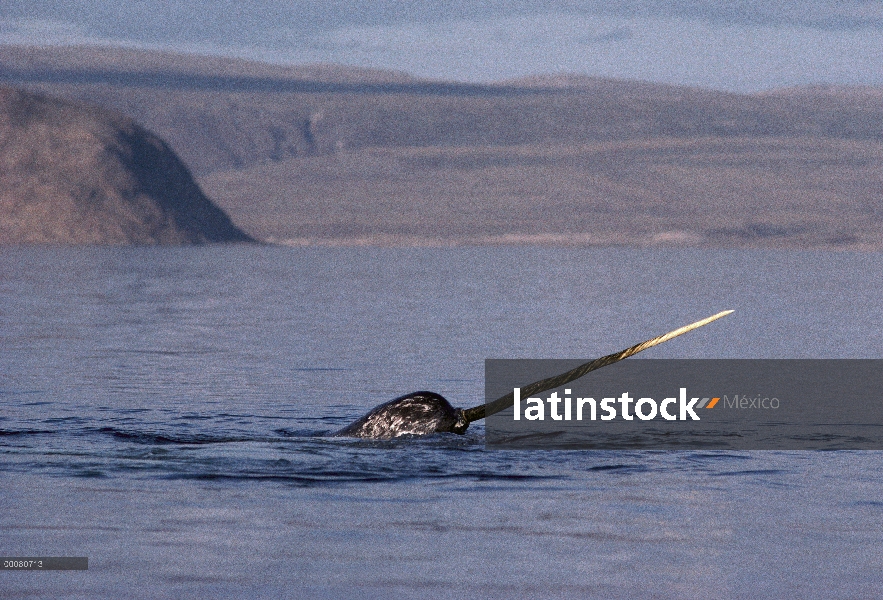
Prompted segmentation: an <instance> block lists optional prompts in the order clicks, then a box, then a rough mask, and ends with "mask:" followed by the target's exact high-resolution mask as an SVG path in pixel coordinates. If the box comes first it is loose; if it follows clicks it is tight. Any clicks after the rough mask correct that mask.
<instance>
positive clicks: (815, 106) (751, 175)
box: [0, 47, 883, 248]
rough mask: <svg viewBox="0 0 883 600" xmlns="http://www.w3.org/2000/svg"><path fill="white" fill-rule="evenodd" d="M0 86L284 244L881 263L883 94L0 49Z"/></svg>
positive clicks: (106, 51) (833, 88) (258, 233)
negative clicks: (145, 140) (429, 75)
mask: <svg viewBox="0 0 883 600" xmlns="http://www.w3.org/2000/svg"><path fill="white" fill-rule="evenodd" d="M0 81H7V82H14V83H15V84H16V85H20V86H24V87H26V88H27V89H31V90H39V91H43V92H47V93H52V94H57V95H59V96H61V97H65V98H69V99H73V100H78V101H88V102H92V103H97V104H99V105H102V106H105V107H108V108H111V109H113V110H115V111H119V112H121V113H124V114H127V115H130V116H131V115H137V118H138V120H139V122H143V123H144V124H145V125H146V126H147V127H148V128H150V129H151V130H153V131H156V132H157V133H158V134H159V135H161V136H162V137H163V138H164V139H166V140H167V141H168V143H169V144H170V145H171V147H173V148H174V149H175V150H176V152H178V153H179V155H180V156H181V157H182V158H183V159H184V161H185V162H186V163H187V165H188V166H189V167H190V168H191V169H192V170H193V172H194V174H195V176H196V177H197V179H198V180H199V182H200V184H201V185H203V187H204V189H206V190H207V192H208V193H209V194H210V195H211V197H212V198H213V199H215V200H216V201H217V202H218V204H219V205H220V206H221V207H222V208H224V209H225V210H226V211H228V212H229V213H230V214H231V215H233V217H234V218H235V219H236V221H237V223H239V224H241V226H243V227H244V228H246V229H247V230H248V231H249V232H250V233H252V234H253V235H256V236H258V237H267V238H273V239H277V240H287V242H288V243H392V244H399V243H409V244H410V243H510V242H518V241H538V242H543V241H544V240H545V241H546V242H548V243H576V244H595V243H598V244H611V243H615V244H657V243H664V244H692V245H704V246H741V247H785V248H883V168H881V167H883V92H881V90H880V89H877V88H843V87H836V86H817V87H809V88H796V89H788V90H773V91H770V92H767V93H763V94H753V95H740V94H731V93H725V92H719V91H711V90H701V89H694V88H683V87H676V86H670V85H661V84H652V83H643V82H632V81H617V80H606V79H598V78H591V77H574V76H560V75H559V76H537V77H531V78H525V79H522V80H515V81H507V82H500V83H498V84H493V85H471V84H461V83H451V82H439V81H427V80H419V79H415V78H411V77H408V76H407V75H404V74H401V73H385V72H382V71H373V70H361V69H357V68H351V67H337V66H329V65H314V66H301V67H291V66H278V65H268V64H263V63H249V62H247V61H239V60H230V59H222V58H204V57H196V56H181V55H171V54H161V53H155V52H145V51H121V50H116V49H94V48H91V49H90V48H79V49H76V48H74V49H72V48H65V49H51V48H47V49H22V48H10V47H5V48H4V47H0Z"/></svg>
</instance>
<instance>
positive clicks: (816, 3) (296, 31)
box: [0, 0, 883, 92]
mask: <svg viewBox="0 0 883 600" xmlns="http://www.w3.org/2000/svg"><path fill="white" fill-rule="evenodd" d="M0 43H15V44H47V43H48V44H100V45H111V46H113V45H120V46H125V47H143V48H160V49H165V50H177V51H184V52H194V53H201V54H216V55H226V56H237V57H244V58H252V59H259V60H266V61H271V62H279V63H294V64H304V63H341V64H347V65H355V66H364V67H372V68H383V69H393V70H397V71H405V72H407V73H410V74H412V75H416V76H420V77H428V78H433V79H446V80H456V81H468V82H489V81H499V80H505V79H512V78H518V77H524V76H530V75H538V74H553V75H554V74H563V73H566V74H579V75H589V76H601V77H615V78H624V79H639V80H646V81H655V82H662V83H672V84H680V85H690V86H697V87H706V88H714V89H722V90H730V91H737V92H753V91H762V90H767V89H773V88H779V87H789V86H795V85H810V84H846V85H883V0H839V1H838V0H779V1H776V0H730V1H723V0H606V1H602V0H562V1H559V2H550V1H547V0H487V1H484V2H481V1H478V0H448V1H445V0H434V1H407V0H405V1H394V0H363V1H354V0H324V1H323V0H285V1H275V2H274V1H269V0H254V1H251V2H248V1H244V0H240V1H236V0H206V1H203V2H187V1H178V2H168V0H125V1H120V0H66V1H61V0H51V1H50V0H0Z"/></svg>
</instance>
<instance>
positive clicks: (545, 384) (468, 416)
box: [463, 310, 733, 423]
mask: <svg viewBox="0 0 883 600" xmlns="http://www.w3.org/2000/svg"><path fill="white" fill-rule="evenodd" d="M731 312H733V311H732V310H725V311H722V312H719V313H717V314H716V315H712V316H710V317H708V318H705V319H702V320H701V321H696V322H695V323H690V324H689V325H685V326H683V327H680V328H678V329H675V330H674V331H670V332H668V333H666V334H665V335H660V336H659V337H655V338H651V339H649V340H647V341H646V342H641V343H640V344H635V345H634V346H632V347H631V348H626V349H625V350H622V351H621V352H617V353H615V354H608V355H607V356H602V357H601V358H596V359H595V360H593V361H590V362H587V363H585V364H582V365H580V366H578V367H577V368H575V369H572V370H570V371H568V372H567V373H562V374H561V375H556V376H555V377H550V378H548V379H543V380H541V381H535V382H534V383H531V384H529V385H526V386H524V387H522V388H521V394H522V395H523V396H524V397H527V396H533V395H534V394H539V393H540V392H545V391H546V390H551V389H553V388H556V387H559V386H562V385H564V384H565V383H570V382H571V381H573V380H574V379H579V378H580V377H582V376H583V375H586V374H587V373H590V372H592V371H594V370H596V369H600V368H601V367H606V366H607V365H612V364H613V363H615V362H619V361H621V360H623V359H624V358H628V357H629V356H633V355H635V354H637V353H638V352H640V351H641V350H646V349H647V348H652V347H653V346H658V345H659V344H661V343H663V342H667V341H668V340H670V339H672V338H676V337H678V336H679V335H683V334H685V333H687V332H688V331H693V330H694V329H698V328H699V327H702V326H703V325H707V324H709V323H711V322H712V321H716V320H717V319H720V318H721V317H725V316H727V315H728V314H730V313H731ZM513 402H514V397H513V395H512V392H509V393H508V394H506V395H505V396H502V397H501V398H498V399H496V400H494V401H493V402H491V403H490V404H480V405H478V406H475V407H473V408H467V409H465V410H464V411H463V417H464V419H465V421H466V422H467V423H472V422H473V421H478V420H479V419H484V418H485V417H487V416H488V415H493V414H496V413H498V412H500V411H501V410H506V409H507V408H509V407H510V406H512V403H513Z"/></svg>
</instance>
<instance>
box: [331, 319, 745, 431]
mask: <svg viewBox="0 0 883 600" xmlns="http://www.w3.org/2000/svg"><path fill="white" fill-rule="evenodd" d="M731 312H733V311H732V310H725V311H722V312H719V313H717V314H715V315H712V316H710V317H707V318H705V319H702V320H701V321H696V322H695V323H690V324H689V325H685V326H683V327H679V328H678V329H675V330H674V331H670V332H668V333H666V334H665V335H660V336H658V337H655V338H650V339H649V340H647V341H644V342H641V343H640V344H635V345H634V346H632V347H630V348H626V349H625V350H622V351H621V352H616V353H614V354H608V355H607V356H602V357H601V358H596V359H595V360H592V361H589V362H587V363H584V364H582V365H580V366H578V367H576V368H575V369H571V370H570V371H567V372H566V373H562V374H561V375H556V376H555V377H549V378H548V379H542V380H540V381H535V382H534V383H531V384H530V385H526V386H522V388H521V394H522V396H524V397H527V396H532V395H534V394H539V393H540V392H544V391H546V390H551V389H553V388H556V387H559V386H562V385H564V384H565V383H570V382H571V381H573V380H575V379H579V378H580V377H582V376H583V375H586V374H587V373H590V372H592V371H594V370H595V369H600V368H601V367H606V366H607V365H611V364H613V363H615V362H618V361H620V360H623V359H624V358H628V357H629V356H633V355H635V354H637V353H638V352H640V351H642V350H646V349H647V348H651V347H653V346H656V345H659V344H661V343H663V342H667V341H668V340H670V339H672V338H676V337H678V336H679V335H682V334H685V333H687V332H688V331H693V330H694V329H698V328H699V327H702V326H703V325H707V324H708V323H711V322H712V321H716V320H717V319H720V318H721V317H724V316H726V315H728V314H730V313H731ZM513 402H514V397H513V395H512V393H511V392H510V393H508V394H506V395H505V396H502V397H500V398H497V399H496V400H494V401H493V402H490V403H488V404H479V405H478V406H474V407H472V408H466V409H463V408H454V407H453V406H451V403H450V402H448V401H447V400H446V399H445V398H444V397H443V396H441V395H439V394H436V393H435V392H414V393H412V394H406V395H405V396H399V397H398V398H396V399H394V400H390V401H389V402H387V403H385V404H381V405H380V406H377V407H375V408H373V409H372V410H371V411H370V412H368V414H366V415H365V416H363V417H362V418H361V419H359V420H358V421H356V422H355V423H353V424H351V425H348V426H346V427H344V428H343V429H341V430H340V431H338V432H336V433H334V434H333V435H335V436H348V437H360V438H375V439H388V438H394V437H398V436H400V435H408V434H411V435H426V434H429V433H438V432H447V433H460V434H462V433H465V432H466V429H467V428H468V427H469V424H470V423H472V422H473V421H478V420H479V419H484V418H485V417H487V416H489V415H493V414H495V413H498V412H500V411H501V410H505V409H507V408H509V407H510V406H512V404H513Z"/></svg>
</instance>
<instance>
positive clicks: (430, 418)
mask: <svg viewBox="0 0 883 600" xmlns="http://www.w3.org/2000/svg"><path fill="white" fill-rule="evenodd" d="M467 427H469V423H468V422H467V421H466V419H465V418H464V416H463V410H462V409H459V408H454V407H453V406H451V404H450V402H448V401H447V400H445V399H444V398H443V397H442V396H440V395H438V394H436V393H435V392H414V393H413V394H407V395H405V396H400V397H398V398H396V399H395V400H390V401H389V402H387V403H386V404H381V405H380V406H378V407H376V408H374V409H372V410H371V411H370V412H369V413H368V414H367V415H365V416H364V417H362V418H361V419H359V420H358V421H356V422H355V423H353V424H352V425H348V426H347V427H344V428H343V429H341V430H340V431H338V432H336V433H334V434H333V435H335V436H342V437H361V438H372V439H389V438H394V437H398V436H400V435H408V434H411V435H426V434H428V433H436V432H449V433H465V432H466V428H467Z"/></svg>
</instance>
